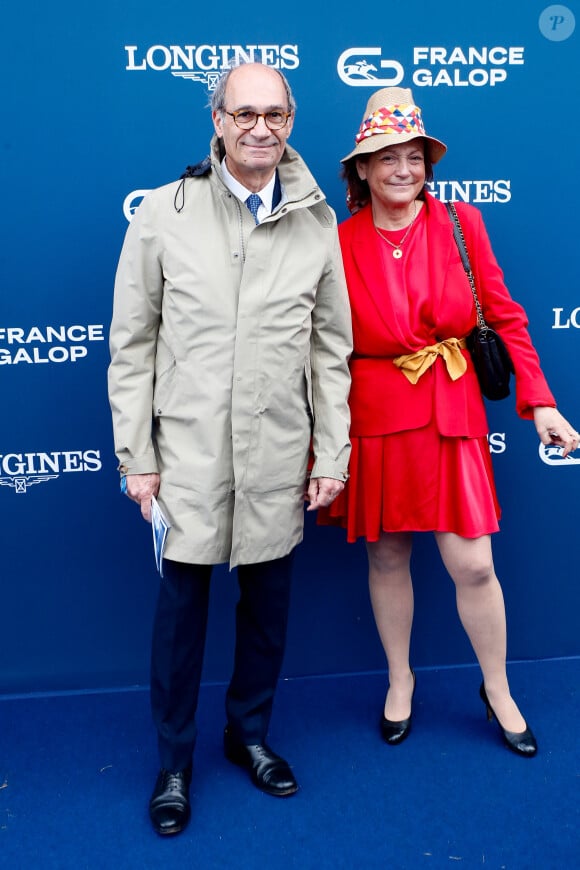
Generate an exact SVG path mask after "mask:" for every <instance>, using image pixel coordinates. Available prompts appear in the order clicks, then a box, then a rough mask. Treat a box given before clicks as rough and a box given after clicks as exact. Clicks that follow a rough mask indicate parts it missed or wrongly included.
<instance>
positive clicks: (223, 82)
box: [210, 61, 296, 114]
mask: <svg viewBox="0 0 580 870" xmlns="http://www.w3.org/2000/svg"><path fill="white" fill-rule="evenodd" d="M256 62H257V63H258V62H259V61H256ZM244 63H245V62H241V63H236V64H232V65H231V66H230V67H229V69H227V70H225V72H223V73H222V75H221V76H220V77H219V79H218V83H217V85H216V87H215V90H214V92H213V93H212V95H211V102H210V105H211V110H212V112H221V113H222V114H223V113H224V111H225V108H226V87H227V84H228V80H229V77H230V76H231V74H232V73H233V71H234V70H235V69H237V68H238V67H239V66H243V65H244ZM263 66H268V64H263ZM269 69H273V70H274V72H277V73H278V75H279V76H280V78H281V79H282V83H283V84H284V88H285V90H286V99H287V101H288V111H289V112H295V111H296V100H295V99H294V94H293V93H292V88H291V87H290V84H289V82H288V79H287V78H286V76H285V75H284V73H281V72H280V70H279V69H275V67H269Z"/></svg>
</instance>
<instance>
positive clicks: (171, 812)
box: [149, 767, 191, 836]
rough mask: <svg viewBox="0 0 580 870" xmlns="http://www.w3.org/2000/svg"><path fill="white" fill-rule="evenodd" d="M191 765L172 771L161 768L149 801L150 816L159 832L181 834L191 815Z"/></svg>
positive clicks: (162, 833)
mask: <svg viewBox="0 0 580 870" xmlns="http://www.w3.org/2000/svg"><path fill="white" fill-rule="evenodd" d="M190 783H191V767H187V768H186V769H185V770H179V771H177V773H171V772H170V771H169V770H163V769H162V770H160V771H159V775H158V777H157V782H156V783H155V788H154V789H153V794H152V795H151V800H150V801H149V816H150V818H151V821H152V822H153V827H154V828H155V830H156V831H157V833H158V834H161V835H163V836H166V835H168V834H179V832H180V831H183V829H184V828H186V827H187V824H188V822H189V819H190V816H191V809H190V806H189V785H190Z"/></svg>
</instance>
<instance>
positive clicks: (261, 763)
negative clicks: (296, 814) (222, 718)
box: [224, 728, 298, 797]
mask: <svg viewBox="0 0 580 870" xmlns="http://www.w3.org/2000/svg"><path fill="white" fill-rule="evenodd" d="M224 753H225V756H226V758H227V759H228V761H231V762H233V763H234V764H237V765H239V766H240V767H244V768H246V770H249V771H250V777H251V780H252V782H253V783H254V785H255V786H256V788H259V789H260V791H264V792H266V794H272V795H275V796H276V797H288V796H289V795H291V794H294V793H295V792H297V791H298V783H297V782H296V780H295V778H294V774H293V773H292V771H291V770H290V765H289V764H288V762H287V761H284V759H283V758H280V756H279V755H276V753H275V752H272V750H271V749H270V747H269V746H267V745H266V743H254V744H250V745H245V744H244V743H239V742H238V741H237V740H236V739H235V738H234V737H233V736H232V733H231V731H230V729H229V728H226V730H225V731H224Z"/></svg>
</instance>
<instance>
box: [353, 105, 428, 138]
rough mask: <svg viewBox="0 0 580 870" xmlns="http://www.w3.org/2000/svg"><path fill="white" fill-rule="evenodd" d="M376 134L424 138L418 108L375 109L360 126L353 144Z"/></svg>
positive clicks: (408, 106)
mask: <svg viewBox="0 0 580 870" xmlns="http://www.w3.org/2000/svg"><path fill="white" fill-rule="evenodd" d="M377 133H416V134H417V136H425V127H424V126H423V121H422V118H421V109H419V108H418V106H411V105H395V106H385V107H384V108H382V109H377V111H376V112H373V114H372V115H369V117H368V118H365V120H364V121H363V122H362V124H361V125H360V130H359V131H358V133H357V135H356V138H355V142H356V144H357V145H358V144H359V143H360V142H362V141H363V139H368V138H369V137H370V136H375V135H376V134H377Z"/></svg>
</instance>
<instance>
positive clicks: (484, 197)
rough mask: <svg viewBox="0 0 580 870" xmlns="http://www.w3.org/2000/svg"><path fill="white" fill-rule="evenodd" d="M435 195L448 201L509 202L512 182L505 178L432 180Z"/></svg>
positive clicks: (432, 189) (430, 187)
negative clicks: (493, 179)
mask: <svg viewBox="0 0 580 870" xmlns="http://www.w3.org/2000/svg"><path fill="white" fill-rule="evenodd" d="M427 187H428V189H429V190H430V191H431V193H432V194H433V196H435V197H436V198H437V199H440V200H442V201H445V200H446V201H447V202H457V201H459V202H475V203H481V202H501V203H505V202H509V201H510V199H511V198H512V193H511V182H510V181H508V180H507V179H505V178H498V179H496V180H495V181H492V180H489V181H450V180H447V181H432V182H430V183H429V184H428V185H427Z"/></svg>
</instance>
